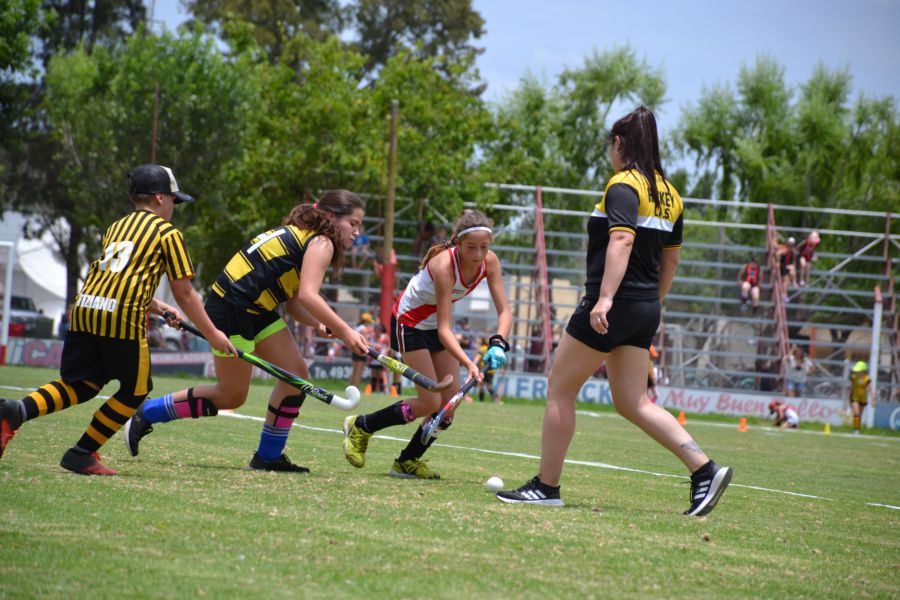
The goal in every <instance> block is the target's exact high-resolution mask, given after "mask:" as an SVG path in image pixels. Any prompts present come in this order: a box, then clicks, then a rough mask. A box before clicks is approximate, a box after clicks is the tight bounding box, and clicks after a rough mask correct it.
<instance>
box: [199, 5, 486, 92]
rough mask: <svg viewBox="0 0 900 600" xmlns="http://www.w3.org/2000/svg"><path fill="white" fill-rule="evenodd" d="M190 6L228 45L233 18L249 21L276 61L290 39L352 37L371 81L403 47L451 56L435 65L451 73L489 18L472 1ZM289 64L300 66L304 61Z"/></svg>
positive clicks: (471, 49)
mask: <svg viewBox="0 0 900 600" xmlns="http://www.w3.org/2000/svg"><path fill="white" fill-rule="evenodd" d="M186 6H187V9H188V11H190V13H191V14H192V15H193V16H194V18H195V19H196V20H197V21H200V22H201V23H203V24H205V25H208V26H209V27H211V28H212V30H213V32H214V33H216V34H218V35H220V36H222V37H223V39H225V40H226V41H228V42H229V43H231V42H232V41H233V40H232V38H231V34H230V33H229V28H228V26H227V24H228V23H229V22H230V21H234V20H242V21H245V22H246V23H248V24H250V26H251V35H252V36H253V37H254V38H255V40H256V42H257V44H258V45H259V46H260V47H261V48H263V49H264V50H265V52H266V54H267V55H268V57H269V60H270V62H273V63H274V62H277V61H279V60H284V59H285V57H284V52H285V49H286V48H287V46H288V44H289V43H290V41H291V40H295V39H298V37H300V36H301V35H303V36H307V37H309V38H312V39H314V40H317V41H320V42H321V41H324V40H326V39H327V38H328V37H329V36H331V35H338V36H340V37H341V38H342V39H347V40H348V41H347V42H346V44H345V45H346V46H347V48H348V49H349V50H353V51H356V52H358V53H360V54H362V55H363V56H364V57H365V60H364V62H363V63H362V64H361V65H360V66H359V67H358V68H359V69H361V73H362V74H363V75H365V76H366V77H367V81H368V82H369V83H371V82H372V81H373V79H374V77H373V74H374V73H375V72H376V71H378V70H379V69H380V68H382V67H383V66H384V65H385V64H386V63H387V61H388V59H390V58H391V57H392V56H394V55H396V54H397V53H398V52H399V51H400V50H403V49H405V50H407V51H411V52H414V53H416V54H417V56H419V57H424V56H430V57H438V56H444V57H447V59H448V60H447V63H446V64H444V63H441V64H438V65H436V66H438V67H439V68H441V69H442V70H444V71H445V72H446V69H447V68H448V65H449V64H450V63H454V62H458V61H460V60H461V59H464V58H471V57H473V56H474V55H475V54H477V53H478V52H480V50H479V49H478V48H475V47H474V46H472V45H471V44H470V40H471V38H473V37H474V38H476V39H477V38H479V37H481V35H482V34H483V33H484V20H483V19H482V18H481V15H479V14H478V12H477V11H475V10H473V9H472V1H471V0H422V1H419V2H408V1H405V0H357V1H356V2H349V3H347V4H345V5H344V6H343V7H342V6H341V3H339V2H338V1H337V0H314V1H312V2H307V1H304V2H298V1H297V0H260V1H258V2H244V1H243V0H188V1H187V3H186ZM292 58H294V59H295V58H296V56H294V57H292ZM289 64H291V66H292V67H294V68H295V69H297V70H299V69H300V64H299V63H296V62H293V61H289ZM476 91H477V90H476Z"/></svg>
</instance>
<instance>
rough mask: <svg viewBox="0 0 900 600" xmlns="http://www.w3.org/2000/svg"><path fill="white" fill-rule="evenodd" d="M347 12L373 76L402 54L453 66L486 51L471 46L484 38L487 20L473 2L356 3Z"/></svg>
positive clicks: (386, 0) (394, 0)
mask: <svg viewBox="0 0 900 600" xmlns="http://www.w3.org/2000/svg"><path fill="white" fill-rule="evenodd" d="M348 12H349V13H350V15H351V18H352V20H351V24H352V25H353V26H354V27H355V31H356V34H357V37H356V38H355V39H354V41H353V45H354V47H355V48H356V49H357V50H358V51H359V52H360V53H361V54H362V55H364V56H365V57H366V64H365V72H366V73H369V74H371V73H373V72H374V71H376V70H377V69H378V68H380V67H382V66H384V65H385V64H386V63H387V61H388V60H389V59H390V58H391V57H392V56H394V55H396V54H397V53H398V52H399V51H400V50H401V49H406V50H410V51H413V52H415V53H417V54H418V56H420V57H425V56H432V57H437V56H446V57H449V58H450V59H451V61H454V62H457V61H459V60H460V59H463V58H466V59H471V58H474V56H476V55H477V54H479V53H481V51H482V50H481V49H479V48H476V47H475V46H472V45H471V43H470V40H471V38H473V37H474V38H475V39H478V38H480V37H481V36H482V35H483V34H484V19H482V18H481V15H480V14H479V13H478V12H477V11H475V10H473V9H472V0H422V1H419V2H408V1H406V0H358V2H357V3H356V4H351V5H350V6H348Z"/></svg>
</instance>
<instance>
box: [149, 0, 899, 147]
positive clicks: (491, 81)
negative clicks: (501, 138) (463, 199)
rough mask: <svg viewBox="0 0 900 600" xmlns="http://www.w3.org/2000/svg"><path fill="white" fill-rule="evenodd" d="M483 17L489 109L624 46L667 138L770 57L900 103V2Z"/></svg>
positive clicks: (514, 9)
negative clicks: (652, 90)
mask: <svg viewBox="0 0 900 600" xmlns="http://www.w3.org/2000/svg"><path fill="white" fill-rule="evenodd" d="M149 1H150V0H148V4H149ZM474 7H475V9H476V10H477V11H478V12H479V13H481V16H482V17H483V18H484V19H485V21H486V25H485V28H486V29H487V34H486V36H484V37H482V38H481V39H480V40H478V41H477V45H479V46H482V47H484V48H485V51H484V53H483V54H482V55H481V56H480V57H479V59H478V67H479V69H480V70H481V74H482V77H483V78H484V79H485V80H486V81H487V83H488V90H487V93H486V98H487V99H488V100H497V99H499V98H501V97H502V96H503V94H504V93H505V92H506V91H509V90H511V89H513V88H515V86H516V85H517V84H518V82H519V80H520V78H521V77H522V76H523V75H524V74H525V73H526V72H527V71H529V70H530V71H531V72H532V73H533V74H535V75H537V76H539V77H544V78H545V79H546V80H547V81H548V82H555V80H556V77H557V76H558V75H559V73H560V72H561V71H562V70H563V69H564V68H566V67H578V66H580V65H581V64H582V62H583V60H584V57H585V56H587V55H588V54H590V53H591V52H592V51H593V49H595V48H596V49H598V50H601V51H602V50H603V49H606V48H613V47H617V46H622V45H624V44H629V45H630V46H631V47H632V48H634V49H635V50H636V52H637V54H638V57H641V58H646V60H647V61H648V62H649V63H650V64H651V65H653V66H660V67H662V69H663V72H664V74H665V76H666V80H667V84H668V93H667V98H668V102H667V103H666V104H665V105H664V106H663V107H661V109H660V110H659V111H658V112H659V114H658V117H659V123H660V128H661V129H662V130H663V132H665V131H666V130H667V129H669V128H671V127H672V126H674V124H675V123H676V121H677V120H678V118H679V116H680V114H681V108H682V107H683V106H685V105H688V104H693V103H696V101H697V99H698V98H699V97H700V95H701V93H702V90H703V88H704V86H707V87H709V86H711V85H714V84H719V83H734V82H735V81H736V79H737V74H738V71H739V70H740V67H741V65H742V64H752V63H753V62H754V61H755V60H756V57H757V56H758V55H759V54H761V53H769V54H771V55H772V56H774V57H775V58H776V59H777V60H778V61H779V62H780V63H781V64H782V66H783V67H784V69H785V77H786V80H787V82H788V83H789V84H791V85H797V84H799V83H802V82H803V81H806V80H807V79H808V78H809V77H810V75H811V74H812V72H813V69H814V68H815V67H816V65H817V64H818V63H819V62H822V63H824V64H825V65H826V66H827V67H829V68H832V69H835V68H839V67H844V66H846V67H848V68H849V70H850V73H851V75H852V76H853V87H854V97H855V96H856V95H858V94H859V93H865V94H867V95H870V96H879V97H881V96H887V95H892V96H894V97H896V98H900V0H818V1H815V0H750V1H748V0H743V1H741V2H736V1H734V0H719V1H713V0H641V1H640V2H635V3H628V2H622V1H621V0H620V1H618V2H611V1H608V0H594V1H590V0H554V1H549V0H515V1H512V0H474ZM156 18H157V19H161V20H164V21H165V22H166V24H167V25H168V27H169V28H170V29H174V28H175V27H176V26H177V25H178V24H179V23H180V22H181V21H182V20H184V18H185V17H184V13H183V12H182V10H181V8H180V6H179V2H178V0H157V1H156Z"/></svg>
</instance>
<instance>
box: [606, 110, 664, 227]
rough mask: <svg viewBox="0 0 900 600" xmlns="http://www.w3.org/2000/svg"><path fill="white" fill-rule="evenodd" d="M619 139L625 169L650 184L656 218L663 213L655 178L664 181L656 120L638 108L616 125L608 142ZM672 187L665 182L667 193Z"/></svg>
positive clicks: (648, 111)
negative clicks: (639, 174)
mask: <svg viewBox="0 0 900 600" xmlns="http://www.w3.org/2000/svg"><path fill="white" fill-rule="evenodd" d="M616 136H618V137H619V139H620V140H621V142H622V162H623V164H624V165H625V168H626V169H636V170H637V171H639V172H640V173H641V175H643V176H644V179H646V180H647V184H648V185H649V187H650V198H651V199H652V200H653V205H654V207H655V212H656V214H659V213H661V212H662V205H661V201H660V196H659V190H658V189H657V186H656V174H657V173H659V176H660V177H661V178H662V179H663V181H665V179H666V173H665V171H663V167H662V161H661V160H660V155H659V135H658V133H657V129H656V117H654V116H653V112H652V111H651V110H650V109H649V108H647V107H646V106H639V107H638V108H637V109H635V110H634V111H633V112H631V113H629V114H627V115H625V116H624V117H622V118H621V119H619V120H618V121H616V122H615V123H614V124H613V126H612V129H611V130H610V133H609V140H610V141H612V140H613V139H615V138H616ZM668 187H669V184H668V182H666V189H668Z"/></svg>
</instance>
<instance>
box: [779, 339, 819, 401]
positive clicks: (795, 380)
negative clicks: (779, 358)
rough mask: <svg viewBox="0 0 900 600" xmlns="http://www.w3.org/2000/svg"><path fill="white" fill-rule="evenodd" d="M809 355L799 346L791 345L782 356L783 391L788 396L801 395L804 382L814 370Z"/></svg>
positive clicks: (804, 387) (804, 389)
mask: <svg viewBox="0 0 900 600" xmlns="http://www.w3.org/2000/svg"><path fill="white" fill-rule="evenodd" d="M815 368H816V367H815V365H814V364H813V361H812V359H811V358H810V357H808V356H806V354H805V353H804V352H803V349H802V348H800V346H791V351H790V352H789V353H788V355H787V356H785V357H784V393H785V395H786V396H788V397H790V398H796V397H798V396H803V395H804V394H805V393H806V383H807V382H808V381H809V376H810V375H811V374H812V372H813V371H814V370H815Z"/></svg>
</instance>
